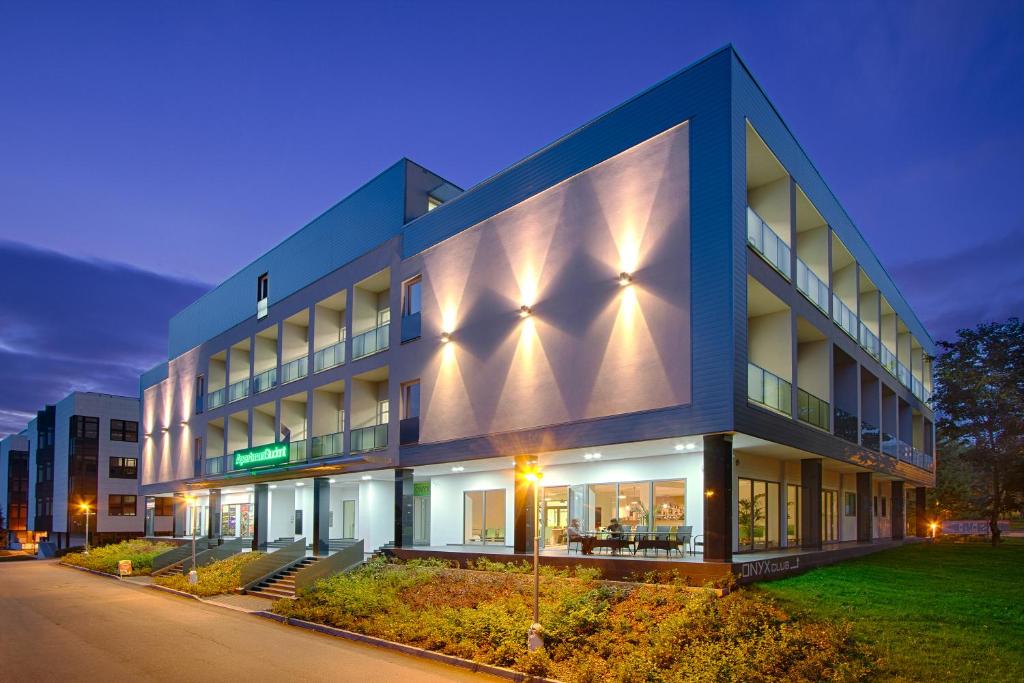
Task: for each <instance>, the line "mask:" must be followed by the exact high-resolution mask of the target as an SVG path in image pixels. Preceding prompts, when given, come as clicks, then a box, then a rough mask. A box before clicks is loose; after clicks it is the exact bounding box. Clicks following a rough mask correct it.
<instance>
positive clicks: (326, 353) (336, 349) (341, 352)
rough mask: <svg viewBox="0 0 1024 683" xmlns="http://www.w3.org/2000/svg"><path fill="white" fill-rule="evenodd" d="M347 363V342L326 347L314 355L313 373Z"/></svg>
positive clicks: (342, 341)
mask: <svg viewBox="0 0 1024 683" xmlns="http://www.w3.org/2000/svg"><path fill="white" fill-rule="evenodd" d="M344 362H345V340H344V339H342V340H341V341H339V342H335V343H334V344H331V345H330V346H325V347H324V348H322V349H320V350H319V351H317V352H316V353H314V354H313V372H321V371H323V370H329V369H330V368H334V367H337V366H339V365H342V364H344Z"/></svg>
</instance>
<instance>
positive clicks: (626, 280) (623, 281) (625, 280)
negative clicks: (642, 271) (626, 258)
mask: <svg viewBox="0 0 1024 683" xmlns="http://www.w3.org/2000/svg"><path fill="white" fill-rule="evenodd" d="M632 282H633V275H632V274H631V273H627V272H626V271H622V272H621V273H619V285H620V286H622V287H625V286H626V285H628V284H630V283H632Z"/></svg>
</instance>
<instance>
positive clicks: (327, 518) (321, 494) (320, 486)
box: [312, 477, 331, 557]
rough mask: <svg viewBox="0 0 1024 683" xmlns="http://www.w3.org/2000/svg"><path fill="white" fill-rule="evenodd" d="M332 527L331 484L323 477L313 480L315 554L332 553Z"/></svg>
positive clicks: (325, 554)
mask: <svg viewBox="0 0 1024 683" xmlns="http://www.w3.org/2000/svg"><path fill="white" fill-rule="evenodd" d="M330 526H331V482H330V481H329V480H327V479H324V478H323V477H316V478H315V479H313V543H312V545H313V554H314V555H316V556H318V557H319V556H324V557H326V556H327V554H328V553H329V552H330V544H329V543H328V537H329V536H330Z"/></svg>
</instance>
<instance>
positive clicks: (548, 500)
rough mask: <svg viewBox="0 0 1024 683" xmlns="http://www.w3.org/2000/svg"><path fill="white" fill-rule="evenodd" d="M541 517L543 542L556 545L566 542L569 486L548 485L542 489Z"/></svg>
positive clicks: (546, 544)
mask: <svg viewBox="0 0 1024 683" xmlns="http://www.w3.org/2000/svg"><path fill="white" fill-rule="evenodd" d="M542 504H543V506H544V507H543V513H542V519H543V520H544V532H543V544H544V546H545V547H549V548H550V547H558V546H564V545H565V544H566V533H567V532H566V527H568V526H569V487H568V486H548V487H546V488H545V489H544V500H543V502H542Z"/></svg>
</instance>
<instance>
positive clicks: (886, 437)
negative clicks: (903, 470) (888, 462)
mask: <svg viewBox="0 0 1024 683" xmlns="http://www.w3.org/2000/svg"><path fill="white" fill-rule="evenodd" d="M899 444H900V442H899V440H897V439H896V437H895V436H893V435H892V434H889V433H888V432H882V453H884V454H885V455H888V456H889V457H890V458H896V459H897V460H899V457H900V448H899Z"/></svg>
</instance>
